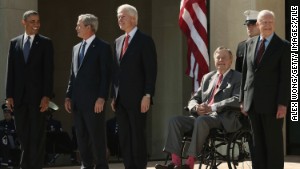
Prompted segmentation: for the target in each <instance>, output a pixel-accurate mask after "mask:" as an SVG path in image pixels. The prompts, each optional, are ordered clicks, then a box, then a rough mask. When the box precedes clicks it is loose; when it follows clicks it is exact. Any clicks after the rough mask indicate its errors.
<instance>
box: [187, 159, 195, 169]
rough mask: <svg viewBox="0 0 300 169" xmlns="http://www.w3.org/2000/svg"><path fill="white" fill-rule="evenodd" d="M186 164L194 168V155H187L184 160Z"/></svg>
mask: <svg viewBox="0 0 300 169" xmlns="http://www.w3.org/2000/svg"><path fill="white" fill-rule="evenodd" d="M186 164H187V165H188V166H189V167H190V169H194V164H195V157H193V156H189V157H188V159H187V160H186Z"/></svg>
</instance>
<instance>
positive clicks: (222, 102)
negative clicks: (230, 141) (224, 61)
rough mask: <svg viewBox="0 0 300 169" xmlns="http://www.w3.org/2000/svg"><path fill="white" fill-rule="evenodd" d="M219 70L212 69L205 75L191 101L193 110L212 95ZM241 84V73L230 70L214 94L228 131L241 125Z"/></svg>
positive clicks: (221, 117) (190, 104)
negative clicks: (239, 114)
mask: <svg viewBox="0 0 300 169" xmlns="http://www.w3.org/2000/svg"><path fill="white" fill-rule="evenodd" d="M217 76H218V75H217V71H212V72H210V73H208V74H206V75H204V76H203V78H202V81H201V85H200V88H199V89H198V91H197V93H196V94H195V95H194V96H193V97H192V99H191V100H190V102H189V105H188V107H189V109H190V110H191V109H192V108H193V107H194V106H195V105H196V104H201V103H204V102H207V101H208V99H209V97H210V96H211V92H212V91H213V89H214V86H215V84H216V80H217V79H218V77H217ZM240 84H241V73H239V72H237V71H235V70H230V71H229V72H228V74H227V75H226V76H225V77H224V79H223V81H222V83H221V85H220V88H219V89H218V91H217V93H216V94H215V96H214V104H215V105H216V108H217V111H216V112H217V113H218V116H219V118H220V119H221V122H222V124H223V127H224V128H225V129H226V131H228V132H233V131H236V130H238V129H239V128H240V127H241V124H240V122H239V120H238V116H237V112H239V110H240V108H239V92H240Z"/></svg>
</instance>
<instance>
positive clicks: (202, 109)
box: [196, 103, 212, 116]
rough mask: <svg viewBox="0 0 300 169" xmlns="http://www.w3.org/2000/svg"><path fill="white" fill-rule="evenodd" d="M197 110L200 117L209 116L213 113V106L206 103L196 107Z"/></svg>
mask: <svg viewBox="0 0 300 169" xmlns="http://www.w3.org/2000/svg"><path fill="white" fill-rule="evenodd" d="M196 110H197V114H198V115H199V116H201V115H208V114H210V113H211V112H212V110H211V106H208V105H207V104H206V103H201V104H198V105H196Z"/></svg>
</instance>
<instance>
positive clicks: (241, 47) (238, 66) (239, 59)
mask: <svg viewBox="0 0 300 169" xmlns="http://www.w3.org/2000/svg"><path fill="white" fill-rule="evenodd" d="M245 48H246V40H244V41H242V42H240V43H239V44H238V47H237V50H236V61H235V70H236V71H239V72H242V68H243V59H244V53H245Z"/></svg>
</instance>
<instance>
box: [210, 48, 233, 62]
mask: <svg viewBox="0 0 300 169" xmlns="http://www.w3.org/2000/svg"><path fill="white" fill-rule="evenodd" d="M221 50H226V51H227V52H228V54H229V56H230V59H233V54H232V52H231V50H230V49H229V48H226V47H224V46H220V47H218V48H217V49H216V50H215V52H214V57H215V55H216V53H218V52H220V51H221Z"/></svg>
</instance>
